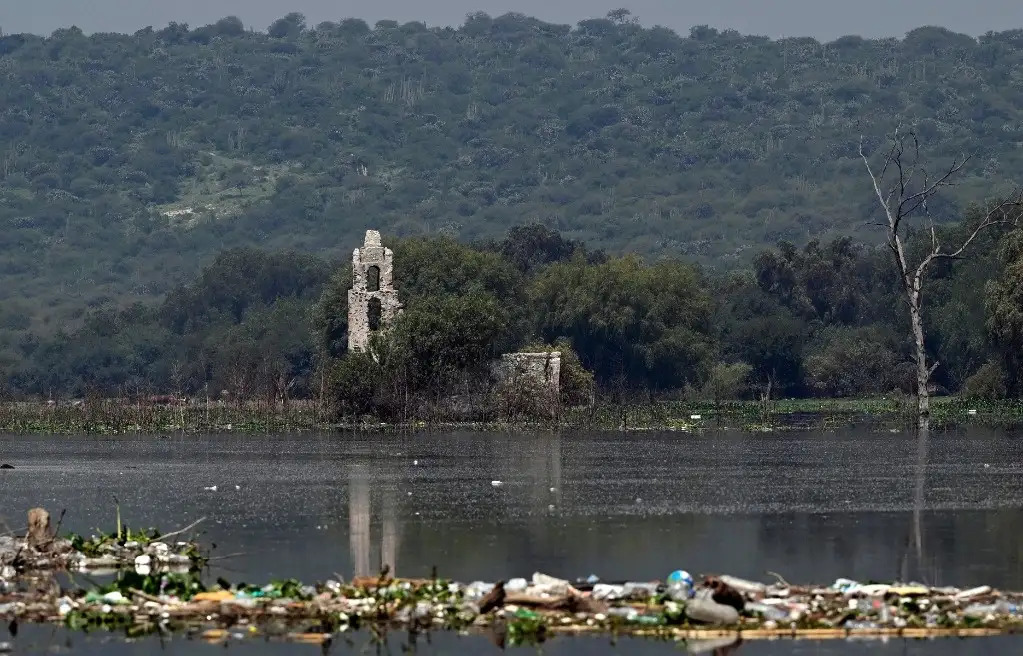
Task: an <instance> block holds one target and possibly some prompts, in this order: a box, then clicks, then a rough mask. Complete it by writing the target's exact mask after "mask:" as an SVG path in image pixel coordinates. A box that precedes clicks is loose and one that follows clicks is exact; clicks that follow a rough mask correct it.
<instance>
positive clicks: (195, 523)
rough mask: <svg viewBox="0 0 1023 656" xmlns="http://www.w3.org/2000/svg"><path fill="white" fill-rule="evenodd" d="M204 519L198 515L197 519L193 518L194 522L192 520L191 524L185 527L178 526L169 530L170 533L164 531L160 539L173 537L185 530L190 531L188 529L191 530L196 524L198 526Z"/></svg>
mask: <svg viewBox="0 0 1023 656" xmlns="http://www.w3.org/2000/svg"><path fill="white" fill-rule="evenodd" d="M205 521H206V518H205V517H200V518H199V519H197V520H195V521H194V522H192V523H191V524H189V525H188V526H186V527H185V528H179V529H178V530H176V531H171V532H170V533H164V534H163V535H161V536H160V539H161V540H166V539H167V538H170V537H174V536H175V535H181V534H182V533H184V532H185V531H190V530H192V529H193V528H195V527H196V526H198V525H199V524H201V523H203V522H205Z"/></svg>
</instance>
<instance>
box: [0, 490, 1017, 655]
mask: <svg viewBox="0 0 1023 656" xmlns="http://www.w3.org/2000/svg"><path fill="white" fill-rule="evenodd" d="M37 511H38V509H36V510H34V511H32V512H33V513H36V515H35V517H34V518H33V517H32V513H30V521H29V533H28V534H27V535H26V536H24V537H14V538H10V537H8V538H0V540H2V541H0V564H2V567H0V619H3V620H4V621H18V622H35V623H59V624H64V625H66V626H68V627H69V628H71V629H80V630H92V629H106V630H116V631H123V632H124V633H126V634H127V635H130V636H136V635H144V634H148V633H160V634H170V633H176V632H183V633H188V634H190V635H197V636H199V637H201V638H203V639H206V640H212V641H218V640H234V639H244V638H247V637H255V636H260V637H267V638H275V639H282V640H290V641H297V642H320V643H322V642H326V641H329V640H331V639H333V637H335V636H337V635H338V634H339V633H343V632H346V631H354V630H358V629H362V628H370V629H372V630H373V633H374V634H380V633H386V632H387V631H390V630H395V631H403V632H408V633H412V634H415V633H420V632H430V631H435V630H451V631H457V632H459V633H478V634H486V635H489V636H491V637H495V636H497V639H498V640H500V641H501V644H504V642H510V643H512V644H521V643H528V642H539V641H543V640H544V639H545V638H546V637H549V636H554V635H580V634H596V633H608V634H615V635H632V636H636V637H650V638H659V639H674V640H685V641H697V640H715V639H736V640H738V639H742V640H757V639H776V638H792V639H812V640H825V639H862V638H928V637H960V638H963V637H981V636H991V635H1004V634H1012V633H1023V593H1009V592H1001V591H998V590H995V589H992V588H991V587H989V586H979V587H973V588H967V589H961V588H954V587H932V586H926V585H921V584H917V583H899V582H896V583H860V582H857V581H853V580H850V579H838V580H837V581H835V582H834V583H832V584H831V585H828V586H802V585H791V584H789V583H788V582H786V581H784V580H783V579H782V578H781V577H779V576H777V575H775V578H776V579H777V580H776V581H773V582H770V583H764V582H759V581H751V580H746V579H741V578H737V577H734V576H728V575H720V576H703V577H701V580H700V582H699V583H696V582H695V581H694V579H693V577H692V576H691V575H690V574H689V573H688V572H685V571H684V570H677V571H675V572H672V573H671V574H669V575H668V576H667V577H666V578H665V579H664V580H663V581H651V582H625V583H617V582H606V581H601V580H600V579H599V578H598V577H596V576H591V577H589V578H587V579H585V580H577V581H574V582H571V581H568V580H565V579H560V578H555V577H552V576H548V575H545V574H542V573H539V572H538V573H535V574H533V575H532V577H531V578H529V579H525V578H518V579H511V580H508V581H498V582H496V583H486V582H482V581H476V582H472V583H468V584H463V583H457V582H452V581H447V580H443V579H439V578H436V577H431V578H429V579H397V578H394V577H392V576H390V575H389V573H388V571H387V570H386V569H385V571H383V572H381V574H380V575H379V576H375V577H362V578H356V579H353V580H351V581H347V582H346V581H341V580H327V581H325V582H322V583H318V584H315V585H308V584H304V583H302V582H299V581H295V580H285V581H275V582H271V583H269V584H266V585H251V584H245V583H237V584H232V583H230V582H228V581H226V580H224V579H218V580H217V581H216V583H213V584H207V583H206V582H205V581H204V580H203V578H202V576H201V573H200V570H199V567H200V566H201V565H202V563H203V562H204V558H203V557H202V555H201V554H200V552H199V549H198V546H197V545H196V544H195V543H193V542H175V543H174V544H173V545H171V544H169V543H168V542H164V541H161V537H160V535H159V533H158V532H155V531H152V532H147V533H133V532H131V531H124V530H122V529H120V528H119V529H118V530H117V531H116V534H113V535H101V536H100V537H92V538H83V537H80V536H72V537H70V538H56V537H54V536H53V535H52V532H51V531H50V529H49V524H48V516H46V517H43V516H42V515H41V514H39V513H38V512H37ZM42 512H45V511H42ZM44 519H45V520H46V521H43V520H44ZM33 526H35V527H36V528H35V529H33ZM176 533H179V532H175V533H172V534H168V535H171V536H173V535H174V534H176ZM96 564H99V565H101V566H103V567H104V568H109V571H112V572H114V573H115V576H114V577H113V580H111V581H109V582H107V583H103V584H90V585H88V586H86V587H80V586H77V585H75V584H71V585H66V584H63V585H62V584H58V583H57V579H56V577H55V576H54V574H55V572H57V571H60V570H62V569H67V570H78V571H95V570H94V568H92V566H93V565H96ZM71 578H73V577H71Z"/></svg>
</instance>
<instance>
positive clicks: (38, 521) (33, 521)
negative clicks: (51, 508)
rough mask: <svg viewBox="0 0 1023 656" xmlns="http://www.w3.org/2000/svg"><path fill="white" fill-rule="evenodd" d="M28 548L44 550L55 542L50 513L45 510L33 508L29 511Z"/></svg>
mask: <svg viewBox="0 0 1023 656" xmlns="http://www.w3.org/2000/svg"><path fill="white" fill-rule="evenodd" d="M27 539H28V546H29V547H31V548H33V549H43V548H45V547H46V546H48V545H49V544H50V543H51V542H53V530H52V529H51V528H50V513H49V512H47V511H46V509H45V508H33V509H31V510H29V511H28V536H27Z"/></svg>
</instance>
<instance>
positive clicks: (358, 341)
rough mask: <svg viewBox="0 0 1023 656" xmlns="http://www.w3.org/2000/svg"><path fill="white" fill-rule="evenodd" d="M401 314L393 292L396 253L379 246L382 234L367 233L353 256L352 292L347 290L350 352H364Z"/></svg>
mask: <svg viewBox="0 0 1023 656" xmlns="http://www.w3.org/2000/svg"><path fill="white" fill-rule="evenodd" d="M399 312H401V302H400V301H398V291H397V290H396V289H395V288H394V253H393V252H391V249H390V248H384V247H383V245H381V243H380V233H379V232H377V231H376V230H367V231H366V241H365V243H364V244H363V245H362V248H356V249H355V251H354V252H353V253H352V288H351V289H349V290H348V350H349V351H365V350H366V349H367V347H368V346H369V338H370V335H372V334H373V333H374V332H376V331H378V330H382V329H384V328H386V327H387V325H388V324H390V322H391V321H392V320H393V319H394V317H396V316H397V315H398V313H399Z"/></svg>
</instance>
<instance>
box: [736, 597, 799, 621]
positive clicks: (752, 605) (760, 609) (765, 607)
mask: <svg viewBox="0 0 1023 656" xmlns="http://www.w3.org/2000/svg"><path fill="white" fill-rule="evenodd" d="M746 612H747V613H757V614H759V615H762V616H763V618H764V619H765V620H774V621H775V622H784V621H785V620H787V619H789V614H788V613H787V612H785V611H784V610H783V609H781V608H778V607H777V606H772V605H771V604H762V603H760V602H759V601H748V602H746Z"/></svg>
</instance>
